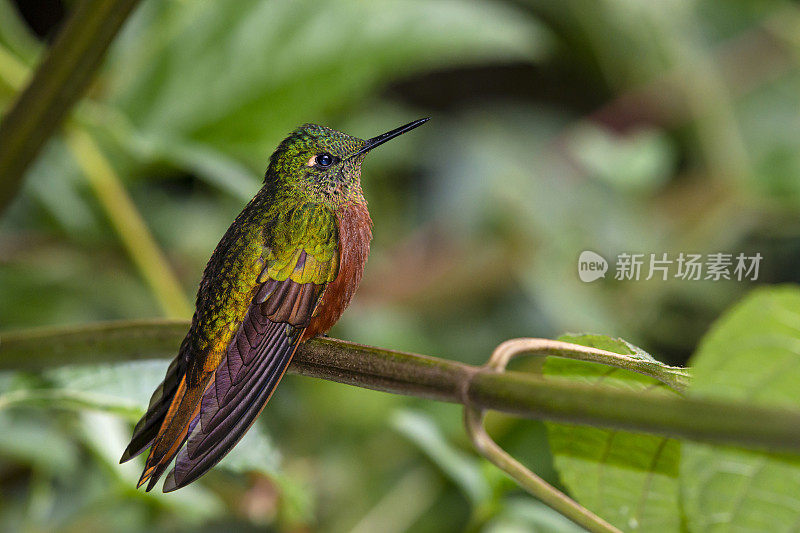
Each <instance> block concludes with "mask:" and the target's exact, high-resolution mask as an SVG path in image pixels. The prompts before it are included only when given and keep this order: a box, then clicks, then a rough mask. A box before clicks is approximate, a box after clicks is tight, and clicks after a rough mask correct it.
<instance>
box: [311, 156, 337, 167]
mask: <svg viewBox="0 0 800 533" xmlns="http://www.w3.org/2000/svg"><path fill="white" fill-rule="evenodd" d="M333 163H334V157H333V156H332V155H331V154H319V155H318V156H316V157H315V158H314V164H315V165H316V167H317V168H328V167H329V166H331V165H332V164H333Z"/></svg>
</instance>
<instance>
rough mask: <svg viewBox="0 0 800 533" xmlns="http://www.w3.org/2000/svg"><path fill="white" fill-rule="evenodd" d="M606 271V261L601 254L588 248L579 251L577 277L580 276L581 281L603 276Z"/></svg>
mask: <svg viewBox="0 0 800 533" xmlns="http://www.w3.org/2000/svg"><path fill="white" fill-rule="evenodd" d="M607 271H608V261H606V260H605V258H604V257H603V256H602V255H600V254H597V253H594V252H592V251H590V250H585V251H583V252H581V255H580V257H578V277H579V278H581V281H584V282H586V283H589V282H591V281H595V280H597V279H600V278H604V277H606V272H607Z"/></svg>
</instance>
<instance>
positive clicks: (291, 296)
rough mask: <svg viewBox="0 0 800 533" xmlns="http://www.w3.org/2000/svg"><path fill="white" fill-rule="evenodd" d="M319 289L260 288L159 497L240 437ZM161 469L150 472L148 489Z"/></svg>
mask: <svg viewBox="0 0 800 533" xmlns="http://www.w3.org/2000/svg"><path fill="white" fill-rule="evenodd" d="M323 288H324V287H323V286H322V285H314V284H300V283H295V282H294V281H291V280H285V281H282V282H277V281H275V280H268V281H266V282H265V283H264V284H263V285H262V286H261V288H260V289H259V291H258V293H257V294H256V296H255V297H254V298H253V303H252V304H251V305H250V309H249V310H248V312H247V314H246V315H245V318H244V320H243V321H242V324H241V325H240V327H239V330H238V331H237V333H236V335H235V336H234V338H233V339H232V340H231V343H230V344H229V345H228V350H227V352H226V354H225V357H224V359H223V360H222V361H221V362H220V364H219V366H218V367H217V369H216V371H215V373H214V383H212V384H211V385H210V386H209V387H208V389H207V390H206V391H205V393H204V394H203V397H202V400H201V404H200V412H199V413H198V415H197V416H196V417H195V418H194V419H193V420H192V421H191V423H190V425H189V430H188V432H187V437H186V439H185V441H184V443H183V444H185V446H183V448H182V449H181V451H180V452H178V455H177V460H176V462H175V468H173V470H172V472H170V473H169V475H168V476H167V479H166V481H165V483H164V492H169V491H172V490H176V489H178V488H180V487H183V486H185V485H187V484H189V483H191V482H192V481H194V480H195V479H197V478H198V477H200V476H201V475H203V474H204V473H205V472H207V471H208V470H209V469H210V468H211V467H213V466H214V465H215V464H216V463H217V462H219V461H220V460H221V459H222V458H223V457H224V456H225V455H226V454H227V453H228V452H229V451H230V450H231V449H232V448H233V447H234V446H235V445H236V443H237V442H239V440H240V439H241V438H242V437H243V436H244V434H245V433H246V432H247V430H248V429H249V428H250V426H251V425H252V424H253V422H254V421H255V419H256V417H257V416H258V414H259V413H260V412H261V410H262V409H263V408H264V406H265V405H266V403H267V401H268V400H269V398H270V396H271V395H272V392H273V391H274V389H275V387H276V386H277V384H278V382H279V381H280V379H281V377H282V376H283V374H284V372H285V371H286V367H287V366H288V365H289V362H290V361H291V358H292V355H293V354H294V352H295V349H296V348H297V345H298V344H299V342H300V339H301V337H302V334H303V331H304V329H305V326H306V325H308V322H309V321H310V320H311V316H312V314H313V311H314V308H315V306H316V303H317V300H318V299H319V295H320V294H321V292H322V289H323ZM168 405H169V404H168V403H167V407H168ZM165 411H166V410H165ZM161 419H162V420H163V414H162V415H161ZM155 426H156V427H155V430H154V434H155V433H157V431H158V424H156V425H155ZM166 466H167V465H166V464H163V465H161V466H160V467H159V468H157V469H156V470H155V471H154V472H153V475H152V476H151V478H150V483H149V485H148V490H149V489H150V488H151V487H152V486H154V485H155V483H156V481H157V479H158V478H159V477H160V476H161V475H162V474H163V472H164V471H165V470H166Z"/></svg>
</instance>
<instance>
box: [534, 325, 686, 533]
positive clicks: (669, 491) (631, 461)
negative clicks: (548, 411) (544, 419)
mask: <svg viewBox="0 0 800 533" xmlns="http://www.w3.org/2000/svg"><path fill="white" fill-rule="evenodd" d="M559 340H562V341H565V342H571V343H574V344H581V345H583V346H591V347H594V348H599V349H602V350H607V351H611V352H614V353H619V354H623V355H630V356H632V357H635V358H637V359H642V360H646V361H650V362H653V364H654V365H658V366H662V367H664V368H665V369H668V368H669V367H667V366H666V365H663V364H661V363H658V362H657V361H656V360H655V359H653V358H652V356H650V355H649V354H647V353H646V352H644V351H643V350H641V349H640V348H637V347H635V346H632V345H630V344H628V343H627V342H625V341H623V340H622V339H614V338H611V337H607V336H603V335H565V336H562V337H561V338H560V339H559ZM544 372H545V375H546V376H552V377H558V378H568V379H574V380H580V381H583V382H587V383H598V382H601V381H602V382H603V383H604V384H605V385H614V386H618V387H624V388H628V389H633V390H645V389H651V388H662V389H664V390H665V392H666V393H668V394H669V392H668V391H669V389H668V388H667V387H666V386H665V385H664V384H663V383H661V382H659V381H657V380H655V379H654V378H651V377H648V376H644V375H641V374H637V373H634V372H630V371H628V370H622V369H618V368H610V367H608V366H605V365H600V364H595V363H589V362H584V361H574V360H569V359H564V358H560V357H548V358H547V361H546V362H545V366H544ZM546 425H547V430H548V436H549V439H550V449H551V452H552V454H553V458H554V464H555V467H556V470H557V471H558V472H559V475H560V477H561V481H562V482H563V483H564V485H565V486H566V487H567V488H568V489H569V492H570V494H571V495H572V496H573V497H574V498H575V499H576V500H577V501H578V502H580V503H581V505H583V506H585V507H587V508H588V509H590V510H591V511H593V512H595V513H597V514H598V515H599V516H601V517H603V518H604V519H606V520H608V521H609V522H611V523H612V524H614V525H615V526H617V527H619V528H620V529H623V530H626V531H658V532H668V531H679V530H680V527H681V514H680V509H679V490H678V488H679V485H678V479H677V478H678V467H679V462H680V442H679V441H677V440H675V439H670V438H666V437H659V436H655V435H645V434H640V433H632V432H628V431H615V430H607V429H600V428H593V427H588V426H577V425H571V424H556V423H550V422H548V423H547V424H546Z"/></svg>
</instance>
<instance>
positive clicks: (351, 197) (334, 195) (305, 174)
mask: <svg viewBox="0 0 800 533" xmlns="http://www.w3.org/2000/svg"><path fill="white" fill-rule="evenodd" d="M427 121H428V119H427V118H423V119H420V120H415V121H414V122H411V123H409V124H406V125H405V126H401V127H399V128H397V129H394V130H392V131H389V132H386V133H384V134H382V135H378V136H377V137H373V138H371V139H368V140H363V139H359V138H358V137H352V136H350V135H347V134H346V133H342V132H340V131H336V130H332V129H330V128H326V127H325V126H319V125H317V124H303V125H302V126H300V127H299V128H297V129H296V130H294V131H293V132H292V133H291V134H289V136H288V137H286V139H284V140H283V142H281V144H280V145H279V146H278V149H277V150H275V153H273V154H272V157H270V161H269V169H268V170H267V174H266V177H265V181H268V180H277V181H279V182H281V183H286V184H287V185H289V186H291V187H293V188H295V189H296V190H297V191H298V192H300V193H301V194H303V195H304V196H307V197H308V198H309V199H310V200H311V201H314V202H319V203H326V204H331V205H332V206H336V207H338V206H340V205H342V204H346V203H356V202H363V201H364V197H363V195H362V193H361V163H362V162H363V161H364V157H366V155H367V152H369V151H370V150H372V149H373V148H375V147H376V146H379V145H381V144H383V143H385V142H386V141H388V140H390V139H393V138H395V137H397V136H398V135H401V134H403V133H405V132H407V131H410V130H412V129H414V128H416V127H417V126H420V125H421V124H423V123H425V122H427Z"/></svg>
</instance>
